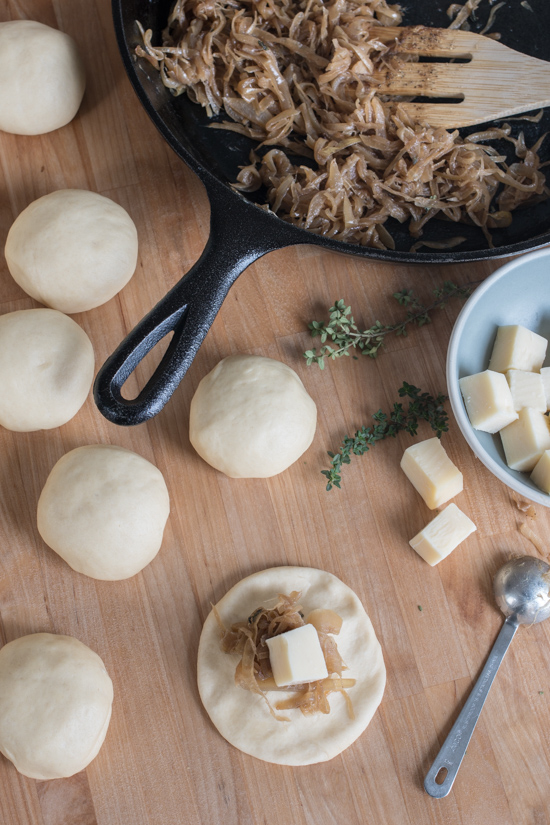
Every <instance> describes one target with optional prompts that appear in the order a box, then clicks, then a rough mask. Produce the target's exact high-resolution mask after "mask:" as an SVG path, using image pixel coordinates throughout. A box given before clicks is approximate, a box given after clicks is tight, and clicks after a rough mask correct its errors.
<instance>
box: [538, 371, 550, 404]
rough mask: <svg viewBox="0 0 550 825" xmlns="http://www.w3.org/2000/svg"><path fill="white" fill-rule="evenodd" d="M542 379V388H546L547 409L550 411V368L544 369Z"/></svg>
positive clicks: (541, 372)
mask: <svg viewBox="0 0 550 825" xmlns="http://www.w3.org/2000/svg"><path fill="white" fill-rule="evenodd" d="M540 377H541V378H542V386H543V387H544V394H545V396H546V409H547V410H550V367H542V369H541V371H540Z"/></svg>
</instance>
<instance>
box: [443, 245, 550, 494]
mask: <svg viewBox="0 0 550 825" xmlns="http://www.w3.org/2000/svg"><path fill="white" fill-rule="evenodd" d="M508 324H521V325H522V326H524V327H527V328H528V329H530V330H533V332H537V333H538V334H539V335H543V336H544V337H545V338H548V339H550V248H548V247H547V248H545V249H540V250H538V251H537V252H531V253H529V254H528V255H523V256H521V257H520V258H515V259H514V260H513V261H512V262H511V263H509V264H506V265H505V266H503V267H501V268H500V269H497V271H496V272H494V273H493V274H492V275H491V276H490V277H489V278H487V280H485V281H484V282H483V283H482V284H481V285H480V286H478V287H477V289H476V290H475V292H474V293H473V294H472V295H471V296H470V298H468V300H467V301H466V303H465V304H464V306H463V308H462V311H461V313H460V315H459V316H458V318H457V320H456V323H455V326H454V329H453V332H452V335H451V339H450V341H449V349H448V352H447V388H448V393H449V399H450V402H451V406H452V409H453V412H454V414H455V417H456V420H457V422H458V426H459V427H460V429H461V431H462V434H463V436H464V438H465V439H466V441H467V442H468V444H469V445H470V447H471V448H472V450H473V451H474V453H475V454H476V456H477V457H478V458H479V459H480V461H482V462H483V464H485V466H486V467H487V468H488V469H489V470H490V471H491V472H492V473H493V474H494V475H495V476H496V477H497V478H498V479H500V480H501V481H503V482H504V484H506V485H507V486H508V487H511V488H512V490H515V491H516V492H518V493H520V495H522V496H523V497H525V498H527V499H529V500H531V501H536V502H538V503H539V504H543V505H544V506H545V507H550V496H549V495H547V494H546V493H544V492H542V490H540V489H539V488H538V487H537V486H536V485H535V484H533V482H532V481H531V480H530V478H529V474H528V473H519V472H517V471H516V470H511V469H510V468H509V467H508V466H507V465H506V461H505V460H504V450H503V449H502V443H501V439H500V435H499V434H498V433H496V434H495V435H490V434H489V433H484V432H481V431H480V430H474V428H473V427H472V425H471V424H470V420H469V418H468V414H467V413H466V408H465V407H464V402H463V400H462V395H461V392H460V387H459V384H458V381H459V379H460V378H463V377H464V376H466V375H473V374H474V373H477V372H483V370H486V369H487V367H488V366H489V358H490V355H491V351H492V348H493V343H494V340H495V336H496V332H497V328H498V327H499V326H505V325H508ZM549 365H550V346H549V348H548V353H547V357H546V361H545V366H549Z"/></svg>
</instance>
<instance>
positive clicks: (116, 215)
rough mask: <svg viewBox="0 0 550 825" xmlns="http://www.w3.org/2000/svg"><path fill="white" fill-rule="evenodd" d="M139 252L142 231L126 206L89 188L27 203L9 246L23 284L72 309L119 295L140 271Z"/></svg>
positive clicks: (51, 304) (44, 298)
mask: <svg viewBox="0 0 550 825" xmlns="http://www.w3.org/2000/svg"><path fill="white" fill-rule="evenodd" d="M137 254H138V239H137V231H136V227H135V224H134V222H133V221H132V219H131V217H130V216H129V215H128V213H127V212H126V210H125V209H123V208H122V206H119V205H118V204H117V203H115V202H114V201H112V200H110V198H105V197H103V195H98V194H97V193H96V192H88V191H86V190H83V189H60V190H59V191H57V192H51V193H50V194H49V195H44V197H42V198H38V200H36V201H34V202H33V203H31V204H30V205H29V206H27V208H26V209H24V210H23V212H21V214H20V215H19V217H18V218H17V219H16V220H15V222H14V223H13V225H12V227H11V229H10V231H9V233H8V238H7V241H6V248H5V255H6V262H7V264H8V269H9V270H10V272H11V274H12V276H13V278H14V280H16V281H17V283H18V284H19V286H20V287H22V288H23V289H24V290H25V292H26V293H27V294H28V295H31V296H32V297H33V298H36V300H37V301H40V302H41V303H43V304H46V305H47V306H49V307H52V308H53V309H59V310H60V311H61V312H68V313H73V312H85V311H86V310H88V309H93V307H97V306H99V305H100V304H104V303H105V302H106V301H108V300H110V298H112V297H113V295H116V294H117V292H119V291H120V290H121V289H122V287H123V286H125V285H126V284H127V283H128V281H129V280H130V278H131V277H132V275H133V274H134V271H135V268H136V263H137Z"/></svg>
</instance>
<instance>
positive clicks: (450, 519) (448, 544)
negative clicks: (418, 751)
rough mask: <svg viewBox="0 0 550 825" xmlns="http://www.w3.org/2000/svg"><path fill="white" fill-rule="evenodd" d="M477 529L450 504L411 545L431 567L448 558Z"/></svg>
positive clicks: (463, 514) (412, 540) (460, 511)
mask: <svg viewBox="0 0 550 825" xmlns="http://www.w3.org/2000/svg"><path fill="white" fill-rule="evenodd" d="M474 530H477V527H476V526H475V524H474V523H473V521H471V520H470V519H469V518H468V516H467V515H466V514H465V513H463V512H462V510H459V508H458V507H457V506H456V504H449V506H448V507H445V509H444V510H442V511H441V513H439V514H438V515H437V516H436V517H435V518H434V519H432V521H430V523H429V524H427V525H426V527H424V529H423V530H421V531H420V533H418V534H417V535H416V536H415V537H414V538H413V539H411V540H410V542H409V544H410V545H411V547H412V548H413V550H416V552H417V553H418V555H419V556H422V558H423V559H424V561H427V562H428V564H429V565H431V567H433V566H434V565H436V564H438V563H439V562H440V561H441V559H444V558H446V556H448V555H449V553H452V551H453V550H454V549H455V547H458V545H459V544H460V542H461V541H464V539H465V538H467V537H468V536H469V535H470V533H473V532H474Z"/></svg>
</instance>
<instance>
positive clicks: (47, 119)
mask: <svg viewBox="0 0 550 825" xmlns="http://www.w3.org/2000/svg"><path fill="white" fill-rule="evenodd" d="M85 85H86V77H85V73H84V65H83V63H82V59H81V57H80V53H79V51H78V48H77V45H76V43H75V42H74V40H73V39H72V37H69V35H68V34H65V33H64V32H60V31H58V30H57V29H52V28H51V27H50V26H45V25H44V24H43V23H37V22H35V21H34V20H8V21H7V22H6V23H0V129H1V130H2V131H4V132H11V133H13V134H16V135H43V134H45V133H46V132H53V131H54V129H59V128H61V126H65V124H67V123H69V121H71V120H72V119H73V117H74V116H75V115H76V113H77V111H78V108H79V106H80V103H81V101H82V96H83V95H84V87H85Z"/></svg>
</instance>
